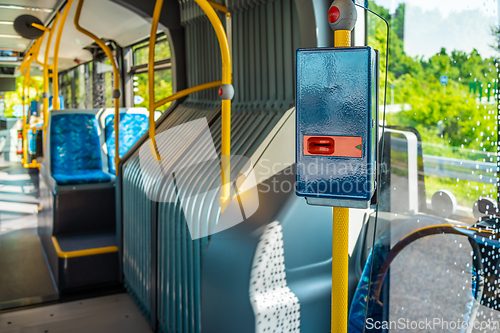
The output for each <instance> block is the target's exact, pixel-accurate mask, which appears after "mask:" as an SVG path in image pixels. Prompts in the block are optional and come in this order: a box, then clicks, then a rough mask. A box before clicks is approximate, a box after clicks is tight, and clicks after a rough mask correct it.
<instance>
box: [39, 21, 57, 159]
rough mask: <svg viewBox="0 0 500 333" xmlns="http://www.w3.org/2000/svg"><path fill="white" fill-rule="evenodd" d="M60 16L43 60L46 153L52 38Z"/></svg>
mask: <svg viewBox="0 0 500 333" xmlns="http://www.w3.org/2000/svg"><path fill="white" fill-rule="evenodd" d="M59 17H60V14H59V12H57V13H56V16H55V18H54V23H52V28H50V30H49V37H48V39H47V44H46V45H45V56H44V59H43V95H42V96H43V151H44V153H45V141H46V138H47V133H46V130H47V124H48V121H49V67H50V66H49V54H50V45H51V44H52V36H53V35H54V31H55V29H56V27H57V22H58V21H59Z"/></svg>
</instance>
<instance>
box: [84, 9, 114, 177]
mask: <svg viewBox="0 0 500 333" xmlns="http://www.w3.org/2000/svg"><path fill="white" fill-rule="evenodd" d="M84 1H85V0H78V5H77V7H76V13H75V20H74V21H75V27H76V30H78V31H80V32H81V33H82V34H84V35H86V36H88V37H90V38H92V39H93V40H94V41H95V42H96V44H97V45H99V47H100V48H101V49H102V50H103V51H104V53H106V56H107V57H108V59H109V60H110V61H111V65H112V66H113V81H114V82H113V86H114V92H113V99H114V106H115V123H114V127H115V173H116V174H118V164H119V163H120V132H119V131H120V126H119V125H120V72H119V70H118V66H117V64H116V60H115V57H114V56H113V52H112V51H111V49H110V48H109V47H108V46H107V45H106V43H104V42H103V41H102V40H101V39H99V38H98V37H97V36H96V35H94V34H93V33H91V32H90V31H88V30H85V29H84V28H82V27H81V26H80V23H79V22H80V15H81V13H82V6H83V2H84Z"/></svg>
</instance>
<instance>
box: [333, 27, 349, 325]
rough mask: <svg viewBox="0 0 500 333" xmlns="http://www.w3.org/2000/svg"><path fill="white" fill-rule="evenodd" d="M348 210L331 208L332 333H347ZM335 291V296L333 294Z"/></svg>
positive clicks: (338, 37)
mask: <svg viewBox="0 0 500 333" xmlns="http://www.w3.org/2000/svg"><path fill="white" fill-rule="evenodd" d="M349 46H351V31H350V30H336V31H335V47H349ZM348 276H349V208H343V207H333V238H332V333H346V332H347V301H348ZM334 290H335V294H334Z"/></svg>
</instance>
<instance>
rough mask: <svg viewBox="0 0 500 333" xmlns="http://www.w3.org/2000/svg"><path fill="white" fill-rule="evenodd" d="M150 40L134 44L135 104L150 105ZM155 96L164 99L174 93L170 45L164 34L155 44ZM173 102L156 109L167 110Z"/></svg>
mask: <svg viewBox="0 0 500 333" xmlns="http://www.w3.org/2000/svg"><path fill="white" fill-rule="evenodd" d="M148 55H149V43H148V41H145V42H141V43H139V44H137V45H135V46H132V57H133V64H134V66H133V67H132V69H131V75H132V76H133V77H132V79H133V86H134V88H133V92H134V106H136V107H145V108H148V107H149V102H148V101H149V98H148V73H147V71H148V68H147V63H148ZM155 87H156V89H155V98H156V100H157V101H158V100H160V99H163V98H165V97H168V96H170V95H172V93H173V91H172V71H171V62H170V46H169V44H168V41H167V38H166V36H165V35H164V34H161V35H160V36H158V39H157V42H156V46H155ZM170 104H171V103H167V104H165V105H162V106H160V107H158V108H157V109H156V111H160V112H163V111H165V110H166V109H167V108H168V107H169V106H170Z"/></svg>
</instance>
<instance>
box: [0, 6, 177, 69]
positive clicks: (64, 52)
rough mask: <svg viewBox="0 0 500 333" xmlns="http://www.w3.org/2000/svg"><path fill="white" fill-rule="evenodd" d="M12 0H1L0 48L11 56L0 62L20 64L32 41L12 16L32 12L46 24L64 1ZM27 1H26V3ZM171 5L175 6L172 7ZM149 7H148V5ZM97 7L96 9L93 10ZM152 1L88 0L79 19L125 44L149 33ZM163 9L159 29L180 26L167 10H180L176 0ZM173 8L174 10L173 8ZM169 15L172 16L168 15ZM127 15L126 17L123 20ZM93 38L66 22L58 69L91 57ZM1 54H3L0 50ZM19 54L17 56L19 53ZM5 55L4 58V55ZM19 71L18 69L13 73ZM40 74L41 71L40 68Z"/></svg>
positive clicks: (59, 9) (147, 35) (69, 16)
mask: <svg viewBox="0 0 500 333" xmlns="http://www.w3.org/2000/svg"><path fill="white" fill-rule="evenodd" d="M11 3H12V1H10V2H8V1H2V0H0V9H1V13H2V14H1V16H0V50H3V51H4V53H5V51H9V52H8V53H9V54H11V53H12V57H9V58H7V57H2V58H0V65H3V64H4V63H5V62H8V63H9V64H11V65H13V64H15V65H17V66H19V65H20V64H21V62H22V55H23V53H24V52H26V51H27V50H28V49H29V48H30V47H31V45H32V43H33V42H34V41H32V40H29V39H26V38H23V37H21V36H20V35H19V34H18V33H17V32H16V31H15V30H14V24H13V22H14V20H15V19H16V18H17V17H19V16H21V15H32V16H35V17H37V18H38V19H39V20H40V21H41V22H42V23H43V25H45V26H49V25H50V24H51V22H52V21H53V19H54V17H55V13H56V12H57V11H62V9H64V6H65V3H66V1H58V0H43V1H35V0H31V1H24V2H23V5H12V4H11ZM26 4H29V5H26ZM172 6H176V8H173V7H172ZM149 7H151V8H149ZM96 8H99V10H96ZM153 9H154V1H152V2H144V3H143V2H140V1H136V2H134V1H121V0H118V1H102V0H87V1H86V2H85V6H84V7H83V9H82V13H81V19H80V22H81V24H82V26H87V27H92V31H93V32H94V33H95V34H96V35H97V36H106V38H107V39H108V40H113V41H114V42H116V43H117V44H118V45H120V46H128V45H130V44H133V43H135V42H137V41H140V40H143V39H145V38H147V37H149V34H150V27H151V24H150V22H149V21H148V19H147V18H148V17H151V16H152V13H153ZM165 9H166V10H164V13H162V16H161V17H160V25H159V28H158V29H159V31H160V30H164V29H165V27H168V28H170V29H172V30H175V29H176V28H179V27H180V19H179V17H178V15H177V16H174V15H172V14H170V13H172V12H175V13H178V12H179V4H178V2H177V1H165ZM172 9H174V10H172ZM75 11H76V6H72V8H71V9H70V11H69V14H68V20H71V21H72V20H73V18H74V16H75ZM170 16H172V17H170ZM123 17H127V20H123V19H122V18H123ZM93 43H94V41H93V40H92V39H91V38H90V37H88V36H85V35H83V34H81V33H80V32H79V31H77V29H76V28H75V26H74V25H72V24H67V25H66V26H65V28H64V32H63V34H62V38H61V45H60V51H59V71H62V70H65V69H69V68H71V67H74V66H76V65H77V64H78V63H81V62H86V61H90V60H92V54H91V52H89V51H88V46H90V45H92V44H93ZM45 47H46V41H44V42H43V43H42V46H41V48H40V52H39V59H38V60H39V61H40V62H43V55H44V54H45ZM2 55H3V54H2ZM18 55H19V56H18ZM4 58H5V59H4ZM52 58H53V49H51V50H50V59H51V61H52ZM37 69H38V68H37V66H33V70H32V73H33V75H35V74H36V70H37ZM16 74H17V75H19V73H16ZM40 76H41V72H40Z"/></svg>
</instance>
